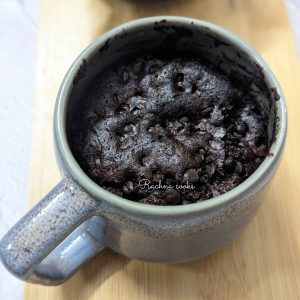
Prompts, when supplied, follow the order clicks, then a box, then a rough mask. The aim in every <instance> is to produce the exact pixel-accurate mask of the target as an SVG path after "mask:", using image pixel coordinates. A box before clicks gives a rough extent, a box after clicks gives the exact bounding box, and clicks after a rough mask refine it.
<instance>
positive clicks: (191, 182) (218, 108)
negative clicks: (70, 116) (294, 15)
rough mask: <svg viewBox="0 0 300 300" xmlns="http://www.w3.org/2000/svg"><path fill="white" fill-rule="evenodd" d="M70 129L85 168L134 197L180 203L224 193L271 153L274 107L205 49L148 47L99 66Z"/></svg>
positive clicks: (117, 190) (108, 186)
mask: <svg viewBox="0 0 300 300" xmlns="http://www.w3.org/2000/svg"><path fill="white" fill-rule="evenodd" d="M82 101H85V103H84V108H83V109H81V110H80V111H79V112H77V113H78V114H79V116H80V117H79V120H80V127H81V130H80V131H78V130H74V131H72V130H71V131H70V135H69V141H70V146H71V150H72V152H73V154H74V156H75V158H76V159H77V161H78V163H79V164H80V166H81V168H82V169H83V170H84V171H85V173H86V174H87V175H88V176H89V177H90V178H91V179H92V180H94V181H95V182H96V183H97V184H99V185H100V186H101V187H103V188H105V189H107V190H109V191H110V192H112V193H115V194H117V195H119V196H122V197H124V198H126V199H129V200H133V201H136V202H141V203H148V204H157V205H179V204H188V203H195V202H199V201H203V200H208V199H210V198H212V197H215V196H218V195H221V194H223V193H225V192H227V191H229V190H231V189H232V188H234V187H235V186H237V185H238V184H240V183H241V182H243V181H244V180H245V179H246V178H247V177H249V176H250V175H251V174H252V173H253V172H254V171H255V170H256V169H257V167H258V166H259V165H260V164H261V162H262V161H263V159H264V158H265V157H266V155H267V153H268V142H267V140H268V137H267V124H268V117H267V116H266V115H265V114H262V113H261V110H260V109H259V107H258V105H257V104H256V103H255V102H254V101H253V99H252V98H251V97H250V96H249V95H248V94H247V93H246V91H245V90H244V89H239V87H236V86H234V85H233V84H232V83H231V82H230V80H229V79H228V77H226V76H224V75H222V74H221V73H219V72H218V71H217V70H216V69H215V68H214V67H213V66H207V65H205V64H204V63H203V62H202V61H201V60H199V59H193V58H184V57H180V58H172V59H163V58H161V59H158V58H155V57H151V56H144V57H139V58H135V59H132V60H131V61H129V62H128V63H126V64H124V63H123V64H119V65H116V66H114V67H111V68H110V69H107V70H106V71H104V72H103V73H102V74H100V75H99V76H98V77H97V78H95V80H94V81H93V83H92V84H91V86H90V88H89V89H88V90H87V92H86V94H85V96H84V99H82Z"/></svg>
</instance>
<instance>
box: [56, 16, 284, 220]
mask: <svg viewBox="0 0 300 300" xmlns="http://www.w3.org/2000/svg"><path fill="white" fill-rule="evenodd" d="M165 20H166V21H167V22H168V24H172V23H173V24H176V25H187V24H192V25H194V26H195V27H198V28H199V29H200V30H201V29H202V30H204V29H206V30H207V29H209V30H211V31H213V32H214V33H216V34H218V35H220V36H222V37H223V38H225V39H226V40H227V41H229V42H230V43H231V45H233V46H234V47H237V48H239V49H240V50H242V51H244V52H245V53H246V54H247V55H248V56H249V57H251V59H252V60H253V61H254V62H255V63H257V64H258V65H259V66H260V67H261V71H262V73H263V75H264V78H265V82H266V83H267V85H268V87H269V88H270V87H274V88H276V90H277V92H278V94H279V96H280V99H279V100H278V101H276V103H275V104H276V110H277V111H276V118H277V122H278V123H277V124H276V125H277V126H278V127H277V129H276V131H277V132H276V133H275V134H276V137H275V141H274V142H273V144H272V145H271V147H270V151H269V152H270V153H272V155H268V156H267V157H266V158H265V159H264V160H263V162H262V163H261V164H260V166H259V167H258V168H257V169H256V171H255V172H254V173H253V174H251V175H250V176H249V177H248V178H247V179H246V180H245V181H243V182H242V183H240V184H239V185H238V186H236V187H235V188H233V189H232V190H230V191H228V192H226V193H224V194H222V195H220V196H217V197H213V198H211V199H208V200H205V201H201V202H197V203H192V204H184V205H174V206H159V205H150V204H143V203H138V202H134V201H131V200H128V199H125V198H122V197H120V196H118V195H115V194H113V193H111V192H109V191H107V190H105V189H104V188H102V187H101V186H99V185H98V184H96V183H95V182H94V181H93V180H92V179H90V178H89V177H88V175H87V174H85V172H84V171H83V170H82V169H81V167H80V166H79V164H78V163H77V161H76V160H75V158H74V156H73V154H72V152H71V149H70V147H69V144H68V141H67V135H66V113H67V105H68V97H69V95H70V92H71V90H72V83H73V80H74V77H75V76H76V74H77V71H78V69H79V68H80V66H81V64H82V60H83V59H86V58H87V57H90V56H92V55H93V53H94V52H95V51H97V50H98V49H99V48H100V47H102V46H103V45H105V42H106V41H107V40H108V39H111V38H113V37H115V36H116V35H118V34H120V33H122V32H124V29H125V30H127V31H129V30H134V29H136V28H143V27H146V26H153V25H154V24H155V23H157V22H160V21H165ZM286 131H287V111H286V104H285V99H284V95H283V92H282V89H281V87H280V85H279V82H278V81H277V79H276V77H275V75H274V74H273V72H272V71H271V69H270V68H269V66H268V65H267V64H266V63H265V61H264V60H263V58H262V57H261V56H260V54H258V53H257V51H256V50H255V49H253V48H252V47H251V46H250V45H249V44H248V43H247V42H245V41H243V40H242V39H241V38H239V37H238V36H236V35H235V34H233V33H232V32H230V31H228V30H226V29H224V28H223V27H221V26H218V25H215V24H212V23H209V22H207V21H203V20H198V19H193V18H187V17H180V16H156V17H147V18H141V19H136V20H133V21H130V22H127V23H125V24H122V25H119V26H118V27H115V28H113V29H111V30H110V31H108V32H106V33H104V34H102V35H101V36H100V37H99V38H98V39H97V40H96V41H94V42H93V43H91V44H90V45H89V46H88V47H87V48H86V49H85V50H83V51H82V52H81V54H80V55H79V56H78V57H77V58H76V60H75V61H74V62H73V64H72V65H71V67H70V68H69V70H68V71H67V73H66V75H65V77H64V79H63V81H62V83H61V86H60V89H59V92H58V95H57V99H56V104H55V111H54V138H55V144H56V146H57V150H58V153H59V155H60V158H61V159H62V163H63V165H64V167H65V168H66V170H67V172H68V174H70V175H71V177H72V178H74V179H75V181H76V182H77V183H78V184H79V185H80V186H81V187H82V188H83V189H84V190H85V191H87V192H88V193H89V194H90V195H92V196H93V197H95V198H96V199H98V200H101V201H103V202H106V203H107V204H109V205H110V206H113V207H116V208H119V209H121V210H123V211H126V212H129V213H132V214H134V215H143V216H165V217H168V216H183V215H186V214H197V213H199V212H203V211H205V212H206V211H210V210H212V209H214V208H217V207H220V206H224V205H227V204H229V203H231V202H233V201H235V200H237V199H240V198H243V197H244V196H245V195H247V194H248V193H249V192H250V191H252V190H254V189H255V187H256V186H257V185H258V184H259V183H260V181H261V180H262V179H263V178H265V177H267V175H268V174H270V172H272V167H273V166H274V165H275V164H276V163H277V162H278V161H279V160H280V158H281V154H282V152H283V149H284V144H285V138H286Z"/></svg>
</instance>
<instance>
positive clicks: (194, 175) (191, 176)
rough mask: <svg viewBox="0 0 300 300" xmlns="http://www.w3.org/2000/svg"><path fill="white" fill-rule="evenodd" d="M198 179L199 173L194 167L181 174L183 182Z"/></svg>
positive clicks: (193, 181) (192, 181)
mask: <svg viewBox="0 0 300 300" xmlns="http://www.w3.org/2000/svg"><path fill="white" fill-rule="evenodd" d="M198 180H199V175H198V172H197V170H196V169H190V170H188V171H186V172H185V173H184V175H183V181H184V182H187V181H189V182H191V183H195V182H197V181H198Z"/></svg>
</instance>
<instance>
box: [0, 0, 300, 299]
mask: <svg viewBox="0 0 300 300" xmlns="http://www.w3.org/2000/svg"><path fill="white" fill-rule="evenodd" d="M38 1H39V0H0V93H1V97H0V101H1V104H0V105H1V106H0V107H1V109H0V120H1V126H0V141H1V144H2V145H1V155H0V238H1V237H2V236H3V235H4V234H5V232H6V231H7V230H8V229H9V228H10V227H11V226H12V225H13V224H14V223H15V222H16V221H17V220H18V219H20V217H21V216H22V215H23V214H24V213H25V212H26V210H27V207H28V179H29V159H30V147H31V116H32V99H33V94H34V81H35V77H34V70H35V57H36V51H35V48H36V36H37V12H38ZM286 4H287V8H288V12H289V17H290V20H291V23H292V26H293V30H294V34H295V38H296V41H297V45H298V50H299V53H300V0H286ZM22 297H23V283H22V282H21V281H19V280H18V279H15V278H14V277H13V276H11V275H10V274H9V273H8V272H7V271H6V270H5V268H4V267H3V266H2V264H0V299H7V300H18V299H22Z"/></svg>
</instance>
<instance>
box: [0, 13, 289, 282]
mask: <svg viewBox="0 0 300 300" xmlns="http://www.w3.org/2000/svg"><path fill="white" fill-rule="evenodd" d="M161 47H169V48H168V49H169V51H173V50H174V49H176V51H178V52H179V53H180V52H181V51H183V52H185V53H186V52H189V53H193V55H195V56H197V55H199V56H201V57H203V58H205V59H207V60H208V61H211V63H213V64H217V65H218V66H219V68H220V69H221V70H222V71H223V72H224V73H225V74H227V75H228V76H230V78H232V80H235V82H237V83H238V82H239V81H241V80H242V81H243V82H244V83H245V82H246V83H247V84H248V86H249V93H251V94H252V95H253V97H255V99H256V101H257V103H258V104H259V106H260V109H262V110H264V111H265V112H266V113H268V114H269V116H270V122H269V123H270V124H269V128H268V130H269V139H270V143H272V145H271V148H270V154H269V155H268V156H267V157H266V158H265V160H264V161H263V162H262V164H261V165H260V166H259V168H258V169H257V170H256V171H255V172H254V173H253V174H252V175H251V176H250V177H249V178H248V179H247V180H245V181H244V182H243V183H241V184H240V185H238V186H237V187H236V188H234V189H232V190H231V191H229V192H227V193H225V194H223V195H221V196H218V197H215V198H213V199H210V200H207V201H203V202H198V203H194V204H187V205H178V206H163V207H162V206H154V205H148V204H141V203H136V202H133V201H130V200H126V199H123V198H121V197H119V196H117V195H114V194H112V193H110V192H108V191H106V190H105V189H103V188H101V186H98V185H97V184H96V183H94V182H93V181H92V180H91V179H90V178H89V177H88V176H87V175H86V174H85V173H84V172H83V170H82V169H81V168H80V166H79V165H78V163H77V162H76V160H75V159H74V157H73V155H72V153H71V151H70V148H69V145H68V140H67V132H66V131H67V130H66V124H67V118H70V116H71V117H72V112H73V110H74V107H76V105H78V101H80V99H81V97H82V94H83V93H84V90H85V86H87V85H88V84H89V82H90V81H91V80H92V79H93V78H94V77H95V76H96V74H98V73H99V72H101V70H103V69H104V68H105V67H107V66H108V65H110V64H111V63H113V62H115V61H116V60H120V59H121V58H122V57H124V56H126V55H128V54H130V55H134V54H137V53H139V52H141V51H142V52H143V51H149V50H152V49H160V48H161ZM286 129H287V115H286V106H285V102H284V96H283V94H282V91H281V88H280V86H279V84H278V82H277V80H276V78H275V77H274V75H273V74H272V72H271V70H270V69H269V67H268V66H267V65H266V63H265V62H264V61H263V59H262V58H261V57H260V55H259V54H258V53H257V52H256V51H255V50H254V49H253V48H251V47H250V46H249V45H248V44H246V43H245V42H244V41H242V40H241V39H240V38H238V37H237V36H235V35H234V34H232V33H230V32H228V31H227V30H225V29H223V28H221V27H219V26H216V25H213V24H210V23H207V22H204V21H199V20H195V19H189V18H183V17H170V16H165V17H151V18H145V19H139V20H135V21H132V22H129V23H127V24H124V25H121V26H119V27H117V28H115V29H112V30H111V31H109V32H107V33H105V34H103V35H102V36H101V37H100V38H99V39H97V40H96V41H95V42H94V43H93V44H91V45H90V46H89V47H88V48H87V49H85V50H84V51H83V52H82V53H81V54H80V55H79V57H78V58H77V59H76V60H75V62H74V63H73V65H72V66H71V67H70V69H69V70H68V72H67V74H66V76H65V78H64V80H63V82H62V84H61V87H60V90H59V93H58V96H57V101H56V107H55V114H54V136H55V149H56V154H57V161H58V165H59V167H60V169H61V172H62V180H61V181H60V182H59V183H58V184H57V186H55V187H54V188H53V189H52V190H51V191H50V192H49V194H48V195H46V196H45V197H44V198H43V199H42V200H41V201H40V202H39V203H38V204H37V205H36V206H35V207H34V208H32V210H31V211H30V212H29V213H27V214H26V215H25V216H24V217H23V218H22V219H21V220H20V221H19V222H18V223H17V224H16V225H15V226H14V227H13V228H12V229H11V230H10V231H9V232H8V233H7V234H6V235H5V236H4V237H3V239H2V240H1V243H0V257H1V260H2V262H3V264H4V265H5V266H6V268H7V269H8V270H9V271H10V272H11V273H12V274H14V275H15V276H17V277H18V278H20V279H22V280H25V281H28V282H32V283H40V284H45V285H57V284H60V283H62V282H64V281H65V280H67V279H68V278H69V277H70V276H71V275H72V274H73V273H74V272H75V271H76V270H78V268H79V267H80V266H81V265H82V264H83V263H85V262H86V261H87V260H89V259H91V258H92V257H93V256H94V255H96V254H97V253H99V252H100V251H101V250H102V249H103V248H105V247H108V248H110V249H112V250H114V251H116V252H118V253H120V254H123V255H125V256H128V257H131V258H133V259H139V260H145V261H151V262H160V263H177V262H185V261H189V260H194V259H197V258H199V257H202V256H205V255H208V254H210V253H212V252H213V251H215V250H217V249H219V248H221V247H222V246H224V245H225V244H226V243H227V242H228V241H230V240H231V239H233V238H234V237H235V236H236V235H237V234H238V233H239V232H240V231H241V230H242V229H243V228H244V227H245V226H246V225H247V224H248V223H249V221H250V220H251V219H252V218H253V217H254V215H255V213H256V212H257V210H258V208H259V206H260V204H261V202H262V200H263V197H259V196H258V194H259V193H260V192H261V191H262V190H263V189H264V188H265V186H266V185H267V183H268V182H269V181H270V179H271V178H272V177H273V175H274V173H275V171H276V169H277V167H278V165H279V162H280V159H281V156H282V153H283V149H284V144H285V138H286ZM274 132H275V133H274ZM274 135H275V137H274ZM99 271H100V272H101V270H99Z"/></svg>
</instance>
